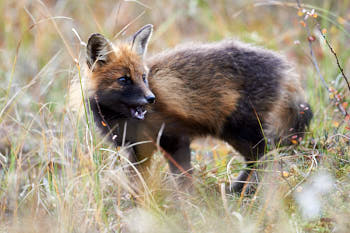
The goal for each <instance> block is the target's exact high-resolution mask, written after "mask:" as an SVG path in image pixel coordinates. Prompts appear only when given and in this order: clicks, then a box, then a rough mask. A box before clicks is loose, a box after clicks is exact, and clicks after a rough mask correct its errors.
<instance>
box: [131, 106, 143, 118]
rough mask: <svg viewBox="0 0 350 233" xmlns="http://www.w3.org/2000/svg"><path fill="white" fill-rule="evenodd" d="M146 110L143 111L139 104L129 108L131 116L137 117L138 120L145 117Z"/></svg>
mask: <svg viewBox="0 0 350 233" xmlns="http://www.w3.org/2000/svg"><path fill="white" fill-rule="evenodd" d="M146 112H147V111H146V110H145V111H143V110H142V107H141V106H137V107H136V108H131V115H132V117H134V118H136V119H139V120H143V119H145V114H146Z"/></svg>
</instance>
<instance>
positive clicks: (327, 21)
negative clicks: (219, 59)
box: [0, 0, 350, 232]
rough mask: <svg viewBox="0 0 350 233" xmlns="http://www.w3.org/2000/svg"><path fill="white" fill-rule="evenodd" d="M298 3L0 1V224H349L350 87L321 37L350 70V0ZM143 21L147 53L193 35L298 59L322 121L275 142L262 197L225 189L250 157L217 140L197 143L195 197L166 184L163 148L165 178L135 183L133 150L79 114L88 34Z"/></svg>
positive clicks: (160, 173) (119, 32) (301, 227)
mask: <svg viewBox="0 0 350 233" xmlns="http://www.w3.org/2000/svg"><path fill="white" fill-rule="evenodd" d="M300 2H301V7H298V5H297V1H292V0H289V1H283V0H280V1H268V0H255V1H253V0H234V1H233V0H215V1H214V0H153V1H151V0H140V1H138V0H103V1H102V0H101V1H93V0H81V1H78V0H46V1H45V0H42V1H40V0H18V1H12V0H0V15H1V16H0V230H1V231H3V232H243V231H244V232H349V231H350V225H349V221H348V220H349V219H350V211H349V209H350V206H349V203H350V202H349V198H350V182H349V180H350V178H349V172H350V165H349V164H350V163H349V162H350V158H349V154H350V152H349V147H350V144H349V139H350V133H349V131H350V124H349V118H350V117H349V116H344V112H342V109H343V110H345V111H349V107H348V102H349V90H348V89H347V84H346V82H345V79H344V78H343V75H342V73H341V70H340V68H339V67H338V65H337V61H336V57H335V56H334V54H333V53H332V51H331V50H330V48H329V47H328V46H327V44H326V41H325V40H324V38H323V37H322V34H323V35H324V36H325V37H326V38H327V40H328V41H329V43H330V45H331V47H332V49H333V50H334V52H335V53H336V54H337V58H338V60H339V65H340V66H341V67H342V68H343V69H344V73H345V75H346V74H349V68H350V67H349V66H350V62H349V59H348V58H349V55H350V49H349V42H350V1H349V0H302V1H300ZM145 24H153V25H154V30H155V31H154V34H153V36H152V38H151V41H150V47H149V50H148V53H149V54H148V55H149V56H150V55H152V54H154V53H157V52H160V51H162V50H164V49H167V48H172V47H174V46H176V45H177V44H179V43H182V42H186V41H202V42H208V41H209V42H210V41H217V40H221V39H225V38H236V39H239V40H242V41H244V42H248V43H252V44H255V45H258V46H262V47H265V48H269V49H272V50H275V51H279V52H281V53H283V54H285V55H286V56H287V57H288V59H289V60H290V61H291V62H293V63H295V67H296V71H297V72H298V73H299V74H300V76H301V78H302V80H303V86H304V88H305V92H306V95H307V96H308V99H309V102H310V104H311V106H312V108H313V111H314V119H313V121H312V124H311V127H310V129H309V132H308V133H307V136H306V139H305V140H304V141H303V142H301V143H300V145H299V146H298V147H296V148H287V149H283V150H280V149H273V150H271V151H270V154H271V156H272V159H271V161H273V162H274V163H273V164H275V163H278V164H279V166H278V167H279V168H278V169H277V168H276V167H275V166H274V165H272V167H271V169H270V170H269V169H267V172H266V171H265V173H268V174H269V175H268V177H269V178H267V179H265V180H263V182H261V184H260V185H258V187H257V191H256V192H255V193H254V194H251V195H243V194H242V195H232V194H226V193H225V192H224V190H225V188H223V187H224V186H223V185H224V184H227V183H229V182H230V181H231V179H232V178H234V177H235V176H236V175H237V172H238V171H239V169H241V168H242V167H244V164H243V163H242V160H241V159H239V156H238V155H237V153H236V152H234V151H233V150H232V148H230V147H229V146H228V145H226V144H225V143H222V142H219V141H215V140H213V139H203V140H200V141H197V142H195V143H194V144H193V145H192V149H193V160H194V169H195V177H196V181H197V180H198V181H197V185H196V187H197V186H198V187H197V188H196V189H197V191H196V193H195V194H187V195H185V194H184V195H185V196H184V197H181V198H180V199H177V200H176V201H174V199H172V198H170V197H171V196H172V194H173V193H174V190H172V189H170V188H169V189H161V187H164V186H163V184H164V183H167V165H166V163H165V162H164V160H163V158H162V156H161V155H160V154H157V155H156V156H155V161H156V162H155V165H154V167H153V169H154V170H153V172H154V174H155V176H154V177H153V179H154V180H153V181H154V182H152V183H151V184H148V185H149V187H148V188H147V189H146V190H148V191H144V192H140V193H135V192H133V191H132V189H131V188H130V187H131V186H132V184H129V183H128V182H127V179H126V176H125V174H124V172H123V170H122V168H123V167H125V166H126V165H125V164H126V163H125V161H124V159H123V149H122V148H121V149H120V148H119V149H118V150H115V148H112V147H111V146H110V145H109V144H108V143H104V141H103V140H102V138H101V137H100V136H99V135H98V134H96V133H95V132H96V129H95V128H94V125H93V124H92V122H91V121H90V120H89V118H88V117H86V118H84V117H83V118H78V117H77V116H76V115H75V114H73V113H72V112H71V110H70V108H69V104H68V99H69V91H68V90H69V87H70V85H71V81H72V79H73V77H74V76H76V75H77V73H78V71H79V70H78V67H79V66H78V65H77V64H78V63H77V62H79V61H81V60H82V59H81V58H82V57H84V56H85V50H84V49H85V48H84V43H81V41H82V42H86V40H87V38H88V37H89V35H90V34H92V33H95V32H99V33H102V34H104V35H105V36H106V37H107V38H109V39H110V40H111V41H115V40H119V39H126V38H127V37H128V36H130V35H132V34H133V33H134V32H135V31H136V30H137V29H138V28H140V27H141V26H143V25H145ZM308 32H309V34H308ZM79 37H80V39H79ZM80 40H81V41H80ZM310 45H311V46H312V50H313V54H314V57H312V56H310V47H309V46H310ZM313 59H315V60H316V61H317V64H318V66H319V70H320V74H321V75H322V76H323V77H324V79H325V81H326V84H327V86H328V90H327V88H325V87H324V86H323V85H322V83H321V79H320V75H319V74H318V72H317V70H316V69H315V66H314V64H313V62H312V60H313ZM348 76H350V75H348ZM329 88H330V89H329ZM339 106H341V108H339ZM345 114H346V113H345ZM119 153H120V154H119ZM232 158H233V160H232ZM276 161H278V162H276ZM280 161H282V162H280ZM280 164H283V166H282V168H281V166H280ZM271 177H272V178H273V179H274V180H276V182H274V183H271V182H270V181H271ZM264 181H266V182H264ZM166 187H168V186H166ZM298 193H299V194H298ZM169 196H170V197H169ZM175 199H176V198H175ZM174 203H175V204H174Z"/></svg>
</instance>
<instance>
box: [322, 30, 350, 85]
mask: <svg viewBox="0 0 350 233" xmlns="http://www.w3.org/2000/svg"><path fill="white" fill-rule="evenodd" d="M317 28H318V30H319V31H320V33H321V35H322V37H323V39H324V41H325V42H326V44H327V46H328V48H329V49H330V50H331V52H332V54H333V55H334V57H335V59H336V61H337V65H338V68H339V70H340V72H341V74H342V75H343V78H344V79H345V82H346V84H347V85H348V89H349V91H350V84H349V80H348V77H346V75H345V73H344V69H343V67H341V65H340V63H339V59H338V56H337V54H336V53H335V51H334V49H333V47H332V46H331V44H330V43H329V41H328V40H327V38H326V35H325V34H324V33H322V30H321V28H320V25H319V24H317Z"/></svg>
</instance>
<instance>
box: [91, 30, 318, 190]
mask: <svg viewBox="0 0 350 233" xmlns="http://www.w3.org/2000/svg"><path fill="white" fill-rule="evenodd" d="M152 29H153V27H152V25H146V26H144V27H143V28H141V29H140V30H139V31H138V32H137V33H136V34H135V35H134V36H133V37H132V38H131V40H130V41H128V42H119V43H117V44H116V45H112V44H111V43H110V42H109V41H108V40H107V39H105V38H104V37H103V36H102V35H99V34H94V35H92V36H91V37H90V39H89V41H88V45H87V73H86V75H85V76H86V82H87V83H88V85H87V89H88V90H87V93H88V97H87V98H88V99H89V103H90V107H91V110H92V111H93V115H94V118H95V122H96V124H97V125H98V126H99V128H100V129H101V132H102V134H104V135H110V136H109V137H110V138H111V140H112V141H113V142H114V143H115V144H116V145H120V144H121V143H122V139H123V135H125V139H126V142H128V143H130V144H133V143H136V142H142V141H149V140H150V141H152V143H143V144H137V145H135V146H133V147H132V150H133V155H132V156H131V160H132V162H137V161H141V160H143V159H144V158H150V157H151V156H152V154H153V153H154V151H155V150H156V149H157V147H156V142H157V138H158V137H160V140H159V144H160V145H159V146H160V147H161V148H162V150H163V151H164V152H165V153H166V154H168V155H170V156H171V158H169V157H167V158H168V160H169V166H170V170H171V172H172V173H175V174H182V173H184V172H185V171H186V172H187V173H191V154H190V143H191V141H192V140H193V139H194V138H197V137H202V136H212V137H215V138H218V139H221V140H224V141H226V142H227V143H229V144H230V145H232V147H233V148H234V149H235V150H237V151H238V152H239V153H240V154H241V155H242V156H243V157H244V158H245V160H246V161H248V162H249V161H256V160H258V159H259V158H261V157H262V156H263V155H264V152H265V147H266V143H271V144H279V143H281V144H290V141H291V138H294V137H295V135H297V136H298V137H301V136H302V135H303V134H304V132H305V130H306V129H307V127H308V125H309V122H310V120H311V118H312V111H311V108H310V106H309V105H308V103H307V102H306V100H305V96H304V93H303V89H302V88H301V84H300V80H299V76H298V75H297V74H296V72H295V71H294V70H293V67H292V65H291V64H290V63H289V62H288V61H287V60H286V58H284V57H283V56H282V55H280V54H278V53H276V52H273V51H269V50H266V49H263V48H258V47H254V46H252V45H248V44H244V43H242V42H239V41H236V40H230V39H229V40H224V41H219V42H214V43H188V44H183V45H180V46H177V47H176V48H174V49H169V50H166V51H164V52H161V53H159V54H156V55H154V56H151V57H149V58H146V57H145V56H146V55H145V53H146V49H147V44H148V41H149V38H150V36H151V33H152ZM125 79H127V81H125ZM153 102H154V103H153ZM145 110H146V111H147V113H146V112H145ZM125 124H126V125H125ZM125 126H126V127H125ZM125 128H126V131H125V132H124V129H125ZM293 136H294V137H293ZM149 160H150V159H148V161H149ZM143 164H144V166H147V165H148V164H149V162H145V163H143ZM251 166H253V165H251ZM247 176H248V174H247V173H244V172H243V173H242V174H241V175H240V177H239V180H240V181H244V180H245V179H246V178H247ZM234 189H235V190H236V191H240V190H241V189H242V184H241V183H236V184H235V186H234Z"/></svg>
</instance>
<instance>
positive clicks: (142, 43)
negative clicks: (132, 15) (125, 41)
mask: <svg viewBox="0 0 350 233" xmlns="http://www.w3.org/2000/svg"><path fill="white" fill-rule="evenodd" d="M152 32H153V25H152V24H147V25H145V26H143V27H142V28H141V29H140V30H138V31H137V32H136V33H135V34H134V35H133V36H132V48H133V49H134V50H135V52H136V53H137V54H138V55H139V56H141V57H144V55H145V54H146V52H147V46H148V42H149V39H150V38H151V35H152Z"/></svg>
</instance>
